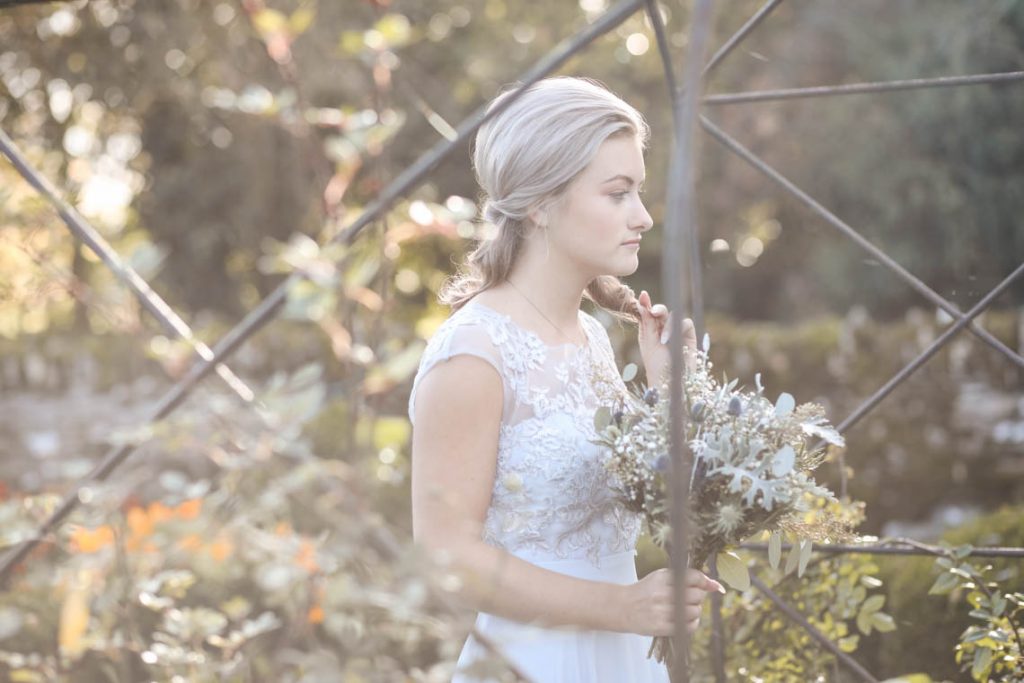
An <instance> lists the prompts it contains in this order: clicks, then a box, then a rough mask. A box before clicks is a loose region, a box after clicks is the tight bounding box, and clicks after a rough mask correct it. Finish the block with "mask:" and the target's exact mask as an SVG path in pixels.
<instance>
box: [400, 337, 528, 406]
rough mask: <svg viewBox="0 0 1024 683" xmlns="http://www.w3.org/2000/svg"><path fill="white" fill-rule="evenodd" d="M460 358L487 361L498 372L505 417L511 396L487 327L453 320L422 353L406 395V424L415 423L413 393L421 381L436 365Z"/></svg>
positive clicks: (414, 394) (500, 358)
mask: <svg viewBox="0 0 1024 683" xmlns="http://www.w3.org/2000/svg"><path fill="white" fill-rule="evenodd" d="M460 354H465V355H469V356H476V357H477V358H481V359H483V360H485V361H487V363H489V364H490V365H491V367H493V368H494V369H495V370H496V371H497V372H498V375H500V376H501V377H502V386H503V388H504V399H505V400H504V409H503V411H502V415H503V417H504V416H505V415H506V414H507V412H508V408H509V405H510V403H511V394H510V391H509V385H508V382H506V381H505V379H504V378H505V364H504V362H503V360H502V355H501V353H500V350H499V349H498V347H497V346H496V345H495V343H494V341H493V339H492V337H491V335H490V333H489V332H488V329H487V327H486V326H485V325H484V324H482V323H481V322H480V321H476V320H473V319H466V318H463V319H459V318H458V317H452V318H449V319H448V320H446V321H445V322H444V323H443V324H442V325H441V327H439V328H438V329H437V331H436V332H435V333H434V336H433V337H431V339H430V342H429V343H428V344H427V347H426V349H424V351H423V357H422V358H421V359H420V365H419V369H418V370H417V371H416V377H415V378H414V379H413V383H412V391H411V392H410V393H409V422H413V420H414V419H415V418H414V413H415V401H416V389H417V388H418V387H419V383H420V381H421V380H422V379H423V377H425V376H426V374H427V373H428V372H430V371H431V370H432V369H433V368H434V367H435V366H436V365H437V364H438V363H441V362H443V361H446V360H448V359H449V358H452V357H454V356H458V355H460Z"/></svg>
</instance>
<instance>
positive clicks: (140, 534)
mask: <svg viewBox="0 0 1024 683" xmlns="http://www.w3.org/2000/svg"><path fill="white" fill-rule="evenodd" d="M128 529H129V530H130V531H131V533H132V536H135V537H137V538H144V537H146V536H149V535H150V534H151V533H153V520H152V519H150V517H149V515H147V514H146V511H145V510H143V509H142V508H140V507H135V508H132V509H131V510H129V511H128Z"/></svg>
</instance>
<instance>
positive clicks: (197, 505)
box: [174, 498, 203, 519]
mask: <svg viewBox="0 0 1024 683" xmlns="http://www.w3.org/2000/svg"><path fill="white" fill-rule="evenodd" d="M202 509H203V499H202V498H192V499H190V500H186V501H185V502H184V503H181V504H180V505H178V506H177V507H176V508H174V514H175V515H177V516H178V517H180V518H181V519H195V518H196V517H198V516H199V511H200V510H202Z"/></svg>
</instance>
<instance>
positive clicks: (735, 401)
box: [729, 396, 743, 417]
mask: <svg viewBox="0 0 1024 683" xmlns="http://www.w3.org/2000/svg"><path fill="white" fill-rule="evenodd" d="M729 414H730V415H732V416H733V417H739V416H740V415H742V414H743V403H742V402H741V401H740V397H739V396H733V397H732V400H730V401H729Z"/></svg>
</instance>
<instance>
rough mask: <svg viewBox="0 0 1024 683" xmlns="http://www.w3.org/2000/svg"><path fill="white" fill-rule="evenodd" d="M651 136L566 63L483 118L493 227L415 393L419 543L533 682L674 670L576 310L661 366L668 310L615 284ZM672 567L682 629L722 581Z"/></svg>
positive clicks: (661, 674)
mask: <svg viewBox="0 0 1024 683" xmlns="http://www.w3.org/2000/svg"><path fill="white" fill-rule="evenodd" d="M510 92H511V91H506V92H505V93H502V94H500V95H499V96H498V97H497V98H495V100H494V102H492V103H491V107H492V108H493V107H494V106H496V105H497V104H498V103H499V102H501V101H502V100H503V99H504V98H505V97H507V96H508V95H509V94H510ZM648 137H649V129H648V126H647V124H646V122H645V121H644V120H643V117H642V116H641V115H640V114H639V112H637V111H636V110H635V109H634V108H633V107H631V106H630V105H628V104H627V103H625V102H624V101H622V100H621V99H619V98H618V97H616V96H615V95H614V94H612V93H611V92H609V91H608V90H607V89H605V88H604V87H603V86H601V85H600V84H599V83H597V82H596V81H593V80H589V79H582V78H571V77H556V78H549V79H545V80H543V81H540V82H538V83H536V84H535V85H533V86H532V87H530V88H529V89H528V91H527V92H526V93H524V94H523V96H522V97H520V98H519V99H517V100H516V101H515V102H513V103H512V104H511V105H510V106H509V107H508V108H507V109H505V110H504V111H503V112H501V113H500V114H498V115H497V116H496V117H495V118H493V119H492V120H491V121H489V122H488V123H487V124H486V125H484V126H483V127H481V128H480V130H479V132H478V133H477V136H476V141H475V147H474V150H473V162H474V168H475V171H476V176H477V181H478V182H479V184H480V186H481V188H482V190H483V192H484V193H485V194H486V204H485V208H484V217H485V219H486V220H487V221H488V223H490V224H491V226H493V228H495V231H494V232H493V233H492V234H490V235H488V236H487V237H486V238H485V239H484V240H483V241H482V243H481V244H480V245H479V246H478V247H477V248H476V249H475V251H473V252H472V254H471V255H470V256H469V260H468V268H467V269H466V270H465V271H464V272H462V273H460V274H459V275H458V276H456V277H455V278H453V279H451V280H449V282H447V283H446V285H445V287H444V288H443V289H442V292H441V300H442V301H443V302H445V303H447V304H449V305H450V306H451V308H452V309H453V313H452V315H451V316H450V317H449V318H448V320H446V321H445V322H444V323H443V324H442V325H441V327H440V328H439V329H438V330H437V332H436V333H435V334H434V336H433V337H432V338H431V340H430V343H429V344H428V345H427V348H426V350H425V351H424V354H423V359H422V361H421V363H420V368H419V372H418V373H417V375H416V378H415V380H414V382H413V390H412V394H411V395H410V397H409V418H410V420H412V422H413V424H414V429H413V438H412V501H413V533H414V536H415V539H416V541H417V542H418V543H419V544H420V545H421V546H423V547H425V548H427V549H428V550H431V551H434V552H436V553H437V554H438V555H439V556H442V557H443V558H445V559H446V560H447V561H448V562H450V563H451V566H452V567H453V568H454V569H455V570H456V571H457V572H458V573H459V574H460V576H461V577H463V579H464V582H463V587H462V590H461V595H462V596H463V597H464V598H465V600H466V601H467V602H468V603H469V604H470V605H471V606H472V607H473V608H474V609H476V610H477V611H478V612H479V614H478V616H477V621H476V629H477V631H478V632H480V633H481V634H483V635H485V636H486V637H487V640H489V641H491V643H493V644H494V645H496V646H497V648H498V649H499V650H500V652H501V654H502V655H503V656H504V658H505V659H506V660H507V661H508V662H510V663H511V664H512V665H514V667H515V668H516V669H517V670H518V671H519V672H520V673H522V674H525V675H527V676H528V677H530V678H531V679H532V680H534V681H536V682H537V683H570V682H579V683H600V682H602V681H607V682H609V683H630V682H633V683H647V682H653V681H667V680H668V674H667V670H666V668H665V666H664V665H663V664H658V663H657V662H655V661H654V660H653V659H647V650H648V647H649V646H650V643H651V637H652V636H655V635H668V634H671V633H672V632H673V623H672V593H671V590H672V586H671V575H670V573H669V571H668V570H667V569H662V570H658V571H655V572H652V573H651V574H649V575H647V576H645V577H644V579H643V580H640V581H637V575H636V567H635V563H634V556H635V554H636V550H635V544H636V540H637V536H638V534H639V532H640V518H639V517H638V516H637V515H635V514H633V513H630V512H628V511H626V510H625V509H624V508H623V507H622V506H621V505H620V504H619V503H618V502H617V501H616V500H615V498H614V494H613V490H612V484H613V482H612V481H611V480H610V479H609V475H608V473H607V472H606V470H605V469H604V467H603V465H602V460H601V458H602V449H601V447H599V446H597V445H595V444H593V443H591V439H594V438H595V436H596V435H595V433H594V425H593V418H594V413H595V410H596V409H597V407H598V406H599V405H602V404H605V402H606V399H607V391H608V389H609V388H611V390H612V391H624V390H625V386H624V384H623V383H622V379H621V377H620V375H619V372H618V370H617V367H616V364H615V359H614V356H613V352H612V348H611V344H610V342H609V339H608V335H607V333H606V331H605V329H604V327H603V326H602V325H601V324H600V323H599V322H598V321H597V319H596V318H594V317H592V316H591V315H589V314H588V313H586V312H584V311H582V310H580V304H581V300H582V299H583V298H587V299H590V300H591V301H592V302H594V304H596V305H597V306H601V307H603V308H604V309H606V310H608V311H610V312H611V313H612V314H613V315H615V316H617V317H619V318H620V319H624V320H629V321H631V322H636V323H638V325H639V335H638V337H639V338H638V341H639V346H640V353H641V356H642V358H643V363H644V368H645V371H646V373H647V377H648V379H649V381H650V383H653V382H654V381H659V380H660V379H662V378H663V376H664V373H666V372H667V369H668V367H669V351H668V346H667V341H666V339H665V338H664V334H667V330H668V326H667V325H668V321H669V316H668V311H667V310H666V309H665V307H664V306H663V305H661V304H658V305H657V306H652V305H651V300H650V297H649V296H648V295H647V293H646V292H642V293H641V295H640V297H639V299H638V298H636V297H635V296H634V295H633V291H632V290H631V289H630V288H629V287H627V286H626V285H624V284H623V283H621V282H620V281H619V279H618V278H619V277H621V276H625V275H630V274H631V273H633V272H635V271H636V269H637V266H638V259H637V252H638V251H639V243H640V239H641V238H642V235H643V233H645V232H647V231H648V230H649V229H650V228H651V226H652V224H653V221H652V220H651V217H650V214H648V213H647V210H646V209H645V208H644V205H643V203H642V201H641V199H640V193H641V191H642V188H643V183H644V159H643V150H644V148H645V146H646V142H647V139H648ZM491 226H489V227H491ZM684 331H685V332H686V334H685V335H684V337H685V339H684V343H685V344H686V345H687V347H688V348H691V349H692V348H694V347H695V346H696V340H695V336H694V330H693V325H692V323H691V322H690V321H686V323H684ZM686 578H687V584H688V588H687V591H686V596H685V602H686V603H687V607H686V616H687V620H688V621H687V624H686V627H687V628H688V629H689V631H690V632H691V633H692V632H693V631H694V630H695V629H696V628H697V624H698V621H699V616H700V607H701V601H702V599H703V597H704V596H705V593H706V592H707V591H709V590H721V591H723V592H724V589H723V588H722V587H721V586H720V585H719V584H718V583H717V582H715V581H712V580H711V579H709V578H707V577H706V576H704V575H703V574H702V573H700V572H699V571H696V570H689V571H688V572H687V577H686ZM487 656H488V652H487V649H486V648H485V647H484V646H483V645H482V644H481V643H480V642H477V640H476V639H475V638H473V637H472V636H470V638H469V639H467V641H466V643H465V645H464V647H463V649H462V652H461V655H460V657H459V661H458V667H457V671H456V674H455V678H454V679H453V680H454V681H455V682H463V681H466V682H468V681H476V680H483V679H485V678H486V674H485V672H486V670H487V669H486V667H485V666H484V665H483V664H480V663H478V664H477V666H476V667H474V666H473V663H474V662H480V660H482V659H485V658H487ZM478 676H479V677H478Z"/></svg>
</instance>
